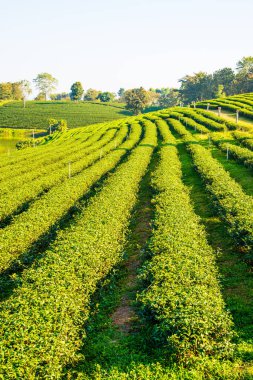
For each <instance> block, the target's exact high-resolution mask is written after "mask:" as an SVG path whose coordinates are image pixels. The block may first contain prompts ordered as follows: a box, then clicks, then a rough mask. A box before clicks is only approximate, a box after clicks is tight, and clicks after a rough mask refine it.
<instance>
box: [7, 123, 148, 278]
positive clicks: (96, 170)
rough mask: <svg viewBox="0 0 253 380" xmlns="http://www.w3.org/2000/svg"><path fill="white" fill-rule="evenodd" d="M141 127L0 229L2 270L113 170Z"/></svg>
mask: <svg viewBox="0 0 253 380" xmlns="http://www.w3.org/2000/svg"><path fill="white" fill-rule="evenodd" d="M140 135H141V127H140V126H138V127H136V126H135V128H134V130H132V132H131V133H130V136H129V140H127V141H126V142H125V143H123V144H122V145H121V146H120V149H116V150H115V149H114V143H113V141H111V143H109V144H108V152H109V151H110V150H112V149H114V150H113V151H112V152H110V153H109V154H108V155H107V156H105V157H104V158H102V159H101V160H99V161H97V162H95V163H94V164H93V165H92V166H90V167H88V168H87V169H86V170H84V171H82V172H81V173H80V174H78V175H76V176H75V177H73V178H70V179H69V180H67V181H64V182H63V183H61V184H59V185H58V186H55V187H53V188H52V189H51V190H50V191H49V192H48V193H46V194H45V195H43V196H42V197H41V198H39V199H38V200H37V201H35V202H34V203H33V204H32V205H31V206H30V207H29V209H28V210H27V211H25V212H23V213H22V214H20V215H18V216H17V217H16V218H15V219H14V222H13V223H12V224H10V225H8V226H7V227H6V228H4V229H2V230H0V271H3V270H5V269H7V268H8V267H9V266H10V265H11V263H12V262H13V261H15V260H16V258H17V257H18V256H19V255H20V254H22V253H23V252H25V251H26V250H27V249H28V248H29V247H30V246H31V244H33V243H34V242H36V240H37V239H39V238H40V237H41V236H42V235H43V234H45V233H46V232H48V231H49V230H50V228H51V227H52V226H53V225H54V224H55V223H57V221H58V220H59V219H60V218H61V217H62V216H63V215H65V214H66V213H67V212H68V210H69V209H70V208H71V207H73V206H74V205H75V203H76V202H77V201H78V199H79V198H80V197H82V196H83V195H84V194H85V193H86V192H87V191H88V190H89V189H90V187H91V186H92V185H94V183H96V182H97V181H98V180H99V179H100V178H101V177H102V176H103V175H105V174H106V173H107V172H108V171H110V170H112V169H113V168H114V167H115V165H116V164H117V163H118V162H119V160H120V159H121V158H122V157H123V156H124V154H125V153H126V151H127V150H128V149H132V148H133V147H134V145H135V144H137V142H138V141H139V138H140Z"/></svg>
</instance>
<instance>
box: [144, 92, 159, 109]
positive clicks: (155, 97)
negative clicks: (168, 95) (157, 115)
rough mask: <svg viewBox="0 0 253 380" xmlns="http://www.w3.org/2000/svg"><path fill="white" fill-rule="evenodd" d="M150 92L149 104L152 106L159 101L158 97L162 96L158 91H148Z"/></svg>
mask: <svg viewBox="0 0 253 380" xmlns="http://www.w3.org/2000/svg"><path fill="white" fill-rule="evenodd" d="M147 93H148V99H149V101H148V105H149V106H152V105H156V104H157V103H158V99H159V97H160V95H159V94H158V93H157V92H156V91H150V90H149V91H147Z"/></svg>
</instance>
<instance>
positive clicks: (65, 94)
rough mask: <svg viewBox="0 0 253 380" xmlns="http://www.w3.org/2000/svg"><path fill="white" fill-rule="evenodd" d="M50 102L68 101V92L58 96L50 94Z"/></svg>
mask: <svg viewBox="0 0 253 380" xmlns="http://www.w3.org/2000/svg"><path fill="white" fill-rule="evenodd" d="M50 99H51V100H66V101H68V100H70V94H69V93H68V92H61V93H59V94H51V95H50Z"/></svg>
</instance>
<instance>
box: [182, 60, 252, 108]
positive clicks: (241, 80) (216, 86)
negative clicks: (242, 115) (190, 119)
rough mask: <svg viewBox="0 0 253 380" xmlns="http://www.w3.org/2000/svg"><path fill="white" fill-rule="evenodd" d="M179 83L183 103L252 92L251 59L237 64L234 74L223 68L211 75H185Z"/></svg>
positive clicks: (199, 73)
mask: <svg viewBox="0 0 253 380" xmlns="http://www.w3.org/2000/svg"><path fill="white" fill-rule="evenodd" d="M179 82H180V83H181V86H180V89H179V92H180V95H181V99H182V100H183V101H184V103H191V102H193V101H198V100H206V99H212V98H215V97H220V96H225V95H235V94H240V93H244V92H253V57H251V56H249V57H243V58H242V59H241V60H240V61H239V62H237V66H236V72H234V71H233V70H232V69H231V68H230V67H224V68H223V69H220V70H217V71H215V72H214V73H213V74H207V73H205V72H198V73H195V74H193V75H186V76H185V77H183V78H182V79H180V80H179ZM221 86H222V87H221Z"/></svg>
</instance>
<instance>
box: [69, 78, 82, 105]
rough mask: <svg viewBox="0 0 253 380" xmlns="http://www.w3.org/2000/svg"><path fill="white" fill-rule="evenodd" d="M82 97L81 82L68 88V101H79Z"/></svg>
mask: <svg viewBox="0 0 253 380" xmlns="http://www.w3.org/2000/svg"><path fill="white" fill-rule="evenodd" d="M82 96H83V86H82V83H81V82H75V83H73V84H72V86H71V88H70V99H71V100H75V101H78V100H81V99H82Z"/></svg>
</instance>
